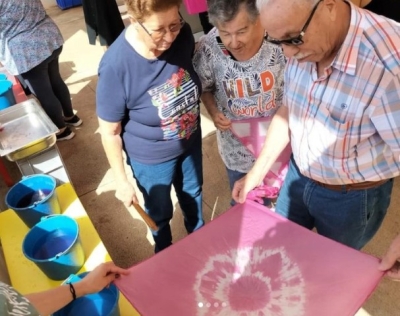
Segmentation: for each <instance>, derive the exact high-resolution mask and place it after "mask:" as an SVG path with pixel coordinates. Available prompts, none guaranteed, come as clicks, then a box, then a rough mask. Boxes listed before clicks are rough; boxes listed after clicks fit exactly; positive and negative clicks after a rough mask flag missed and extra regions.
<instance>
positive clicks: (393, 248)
mask: <svg viewBox="0 0 400 316" xmlns="http://www.w3.org/2000/svg"><path fill="white" fill-rule="evenodd" d="M379 270H381V271H387V272H386V275H387V276H388V277H389V278H392V279H394V280H396V281H400V234H399V235H398V236H397V237H396V238H395V239H394V240H393V241H392V243H391V245H390V246H389V250H388V251H387V252H386V254H385V256H384V257H383V258H382V261H381V264H380V265H379Z"/></svg>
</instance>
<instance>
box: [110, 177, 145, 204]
mask: <svg viewBox="0 0 400 316" xmlns="http://www.w3.org/2000/svg"><path fill="white" fill-rule="evenodd" d="M115 197H116V198H117V199H118V200H120V201H121V202H123V203H124V205H125V206H126V207H130V206H131V205H132V204H134V203H135V204H138V203H139V201H138V199H137V197H136V192H135V189H134V188H133V185H132V184H131V183H130V182H129V181H128V180H126V181H120V182H118V183H117V190H116V191H115Z"/></svg>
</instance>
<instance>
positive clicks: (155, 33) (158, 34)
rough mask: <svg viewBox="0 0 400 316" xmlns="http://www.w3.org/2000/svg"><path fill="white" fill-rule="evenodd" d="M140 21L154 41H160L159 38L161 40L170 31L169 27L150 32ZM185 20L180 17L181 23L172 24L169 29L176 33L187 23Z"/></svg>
mask: <svg viewBox="0 0 400 316" xmlns="http://www.w3.org/2000/svg"><path fill="white" fill-rule="evenodd" d="M137 22H138V23H139V25H140V26H141V27H142V29H143V30H144V31H145V32H146V33H147V34H148V35H149V36H150V37H151V38H152V40H153V41H155V42H158V41H159V40H161V39H162V38H164V36H165V35H166V34H167V33H168V31H167V29H165V28H162V29H159V30H155V31H152V32H149V30H148V29H147V28H146V27H145V26H144V25H143V24H142V23H140V22H139V21H137ZM185 23H186V22H185V20H184V19H182V18H180V19H179V23H176V24H172V25H170V26H169V27H168V30H169V31H170V32H171V33H176V32H179V31H180V30H181V28H182V27H183V26H184V25H185Z"/></svg>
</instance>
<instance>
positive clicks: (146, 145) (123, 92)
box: [96, 0, 204, 252]
mask: <svg viewBox="0 0 400 316" xmlns="http://www.w3.org/2000/svg"><path fill="white" fill-rule="evenodd" d="M180 4H181V0H163V1H157V0H126V5H127V10H128V14H129V15H130V16H131V25H130V26H128V28H127V29H125V31H124V32H123V33H122V34H121V35H120V36H119V38H118V39H117V40H116V41H115V42H114V43H113V45H112V46H111V47H110V48H109V49H108V50H107V52H106V53H105V55H104V57H103V59H102V61H101V63H100V67H99V81H98V86H97V92H96V98H97V115H98V117H99V124H100V132H101V136H102V141H103V147H104V149H105V152H106V154H107V158H108V160H109V162H110V165H111V169H112V170H113V173H114V177H115V182H116V185H117V188H116V189H117V190H116V197H117V198H118V199H119V200H121V201H122V202H124V204H125V205H126V206H127V207H129V206H131V205H132V204H134V203H138V200H137V197H136V192H135V190H134V188H133V186H132V184H131V182H130V181H129V179H128V177H127V175H126V172H125V169H124V163H123V154H122V152H123V151H125V153H126V155H127V163H128V164H129V165H130V166H131V168H132V171H133V176H134V178H135V179H136V182H137V185H138V187H139V190H140V191H141V193H142V194H143V197H144V201H145V209H146V212H147V213H148V214H149V215H150V217H151V218H152V219H153V221H154V222H155V223H156V224H157V226H158V230H157V231H152V233H153V237H154V241H155V251H156V252H158V251H160V250H163V249H164V248H166V247H168V246H169V245H171V243H172V236H171V228H170V225H169V222H170V220H171V219H172V215H173V205H172V200H171V187H172V186H174V188H175V191H176V194H177V197H178V201H179V204H180V207H181V209H182V212H183V215H184V222H185V227H186V230H187V232H188V233H191V232H193V231H194V230H196V229H198V228H200V227H201V226H203V224H204V221H203V217H202V184H203V176H202V153H201V130H200V108H199V96H200V94H201V85H200V81H199V78H198V76H197V74H196V73H195V71H194V68H193V65H192V54H193V51H194V39H193V35H192V31H191V29H190V27H189V25H187V24H185V22H184V21H183V20H182V18H181V17H180V15H179V6H180Z"/></svg>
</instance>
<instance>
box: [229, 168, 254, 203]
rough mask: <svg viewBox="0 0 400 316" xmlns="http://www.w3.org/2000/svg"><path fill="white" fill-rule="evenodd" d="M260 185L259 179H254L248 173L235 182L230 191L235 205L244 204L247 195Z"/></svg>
mask: <svg viewBox="0 0 400 316" xmlns="http://www.w3.org/2000/svg"><path fill="white" fill-rule="evenodd" d="M259 183H260V179H259V177H255V176H253V175H252V174H251V172H249V173H248V174H247V175H245V176H244V177H243V178H241V179H240V180H238V181H236V182H235V184H234V186H233V190H232V199H234V200H235V202H237V203H241V204H242V203H244V202H245V201H246V198H247V194H248V193H249V192H250V191H251V190H253V189H254V188H255V187H256V186H257V185H258V184H259Z"/></svg>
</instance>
